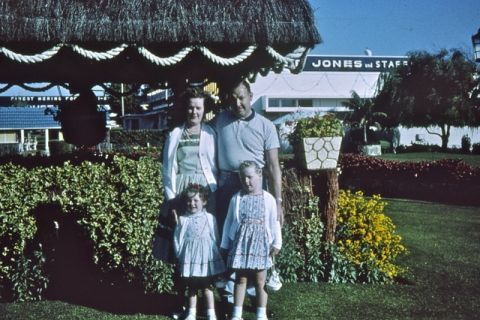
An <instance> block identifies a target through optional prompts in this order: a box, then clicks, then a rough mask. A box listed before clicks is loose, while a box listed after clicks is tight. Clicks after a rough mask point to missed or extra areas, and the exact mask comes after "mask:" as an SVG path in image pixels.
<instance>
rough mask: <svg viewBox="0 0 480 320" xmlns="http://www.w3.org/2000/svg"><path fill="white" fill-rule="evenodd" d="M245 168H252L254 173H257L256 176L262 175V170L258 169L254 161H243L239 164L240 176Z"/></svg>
mask: <svg viewBox="0 0 480 320" xmlns="http://www.w3.org/2000/svg"><path fill="white" fill-rule="evenodd" d="M246 168H254V169H255V171H256V172H257V173H258V174H260V175H261V174H262V168H260V166H259V165H258V163H256V162H255V161H251V160H245V161H243V162H242V163H241V164H240V167H239V170H238V171H239V172H240V174H242V172H243V170H245V169H246Z"/></svg>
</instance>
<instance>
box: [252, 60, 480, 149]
mask: <svg viewBox="0 0 480 320" xmlns="http://www.w3.org/2000/svg"><path fill="white" fill-rule="evenodd" d="M406 63H407V57H406V56H388V57H382V56H323V55H310V56H308V57H307V59H306V63H305V67H304V70H303V71H302V72H301V73H300V74H291V73H290V72H289V71H284V72H282V73H280V74H276V73H273V72H270V73H269V74H268V75H266V76H260V75H258V76H257V78H256V79H255V82H254V83H252V85H251V87H252V92H253V95H254V98H253V108H254V109H255V110H256V111H257V112H259V113H261V114H263V115H265V116H266V117H268V118H269V119H272V120H273V121H274V122H276V121H275V120H279V121H277V123H278V122H281V121H282V120H281V119H282V118H280V117H281V116H284V115H285V114H287V113H291V112H296V111H303V112H316V113H320V114H322V113H326V112H337V113H338V112H339V113H342V112H348V108H345V107H343V106H342V102H344V101H347V100H349V99H350V98H351V95H352V91H355V92H357V94H358V95H359V96H360V97H361V98H372V97H374V96H375V94H376V92H377V82H378V79H379V76H380V74H381V73H382V72H388V71H389V70H391V69H393V68H395V67H397V66H400V65H402V64H406ZM430 131H434V132H440V128H430ZM463 135H468V136H469V137H470V138H471V142H472V143H478V142H480V134H479V131H478V129H473V130H472V129H469V128H452V130H451V133H450V139H449V147H459V146H460V143H461V138H462V136H463ZM412 142H417V143H425V144H438V145H441V140H440V137H438V136H436V135H431V134H429V133H428V132H427V131H426V129H425V128H411V129H406V128H402V127H400V144H401V145H410V144H412Z"/></svg>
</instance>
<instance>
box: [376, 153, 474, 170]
mask: <svg viewBox="0 0 480 320" xmlns="http://www.w3.org/2000/svg"><path fill="white" fill-rule="evenodd" d="M380 158H382V159H386V160H397V161H424V160H425V161H434V160H441V159H461V160H463V161H465V162H466V163H468V164H470V165H471V166H474V167H480V155H478V154H462V153H442V152H407V153H397V154H394V153H385V154H382V155H381V156H380Z"/></svg>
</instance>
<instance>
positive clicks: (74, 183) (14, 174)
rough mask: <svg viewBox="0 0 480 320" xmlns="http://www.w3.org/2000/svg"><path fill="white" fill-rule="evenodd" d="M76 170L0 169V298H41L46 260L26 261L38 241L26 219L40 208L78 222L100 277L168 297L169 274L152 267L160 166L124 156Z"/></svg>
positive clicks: (33, 224)
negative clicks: (48, 206) (52, 207)
mask: <svg viewBox="0 0 480 320" xmlns="http://www.w3.org/2000/svg"><path fill="white" fill-rule="evenodd" d="M73 160H74V159H73ZM74 163H75V161H72V162H69V161H67V162H65V163H64V165H63V166H53V167H37V168H32V169H27V168H24V167H21V166H18V165H13V164H5V165H2V166H0V180H1V181H2V184H1V185H0V194H1V195H2V196H1V197H0V208H1V210H0V251H1V256H0V289H1V290H2V291H1V292H0V298H10V297H11V298H12V299H16V300H29V299H38V298H40V297H41V295H42V290H40V289H41V288H43V287H45V285H44V284H45V277H46V274H45V271H44V270H43V264H42V261H43V260H41V259H39V258H38V257H37V258H35V256H32V255H31V254H28V252H29V250H27V249H28V248H27V247H28V244H29V243H32V242H34V241H35V239H36V238H38V237H37V236H38V235H37V228H38V226H37V224H36V221H35V218H34V216H33V215H32V214H31V212H32V210H33V209H34V208H36V207H38V206H39V205H40V204H45V203H57V204H58V205H60V207H61V208H62V210H63V212H64V214H65V215H73V216H75V220H76V221H78V224H79V225H80V227H81V228H82V230H83V231H84V233H85V235H86V236H87V239H88V243H86V244H85V245H86V246H91V247H92V248H93V256H92V257H91V259H92V260H93V261H94V262H95V263H96V264H97V265H98V266H99V267H101V269H102V270H104V271H105V272H114V273H121V274H122V275H123V277H124V278H126V279H128V280H129V281H136V282H139V283H141V284H142V285H143V287H144V288H145V290H147V291H157V292H161V291H168V290H170V289H171V288H172V277H171V276H172V269H171V267H170V266H166V265H164V264H162V263H161V262H159V261H157V260H155V259H154V258H153V256H152V250H151V249H152V248H151V246H152V238H153V234H154V231H155V229H156V227H157V215H158V212H159V207H160V205H161V202H162V201H163V192H162V184H161V175H160V165H159V163H158V162H156V161H154V160H153V159H151V158H148V157H143V158H140V159H139V160H132V159H128V158H125V157H123V156H113V157H110V158H109V157H108V156H107V158H106V159H104V161H99V162H97V163H94V162H90V161H82V162H80V163H78V164H77V163H75V164H74ZM41 214H47V212H41ZM33 246H34V247H38V245H35V244H34V245H33ZM42 270H43V271H42ZM146 271H148V272H146Z"/></svg>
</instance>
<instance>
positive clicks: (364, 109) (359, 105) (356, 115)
mask: <svg viewBox="0 0 480 320" xmlns="http://www.w3.org/2000/svg"><path fill="white" fill-rule="evenodd" d="M351 94H352V98H351V99H350V100H348V101H346V102H342V104H343V106H345V107H347V108H349V109H350V110H352V112H351V113H349V114H348V115H347V116H346V118H345V122H346V123H348V124H349V125H350V126H351V127H353V128H362V129H363V144H367V143H368V139H367V129H368V128H369V127H370V126H377V127H379V126H380V124H379V121H381V120H382V119H384V118H386V117H387V114H386V113H384V112H378V111H375V110H374V107H375V105H374V103H373V100H372V99H362V98H360V96H359V95H358V93H357V92H355V91H352V92H351Z"/></svg>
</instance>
